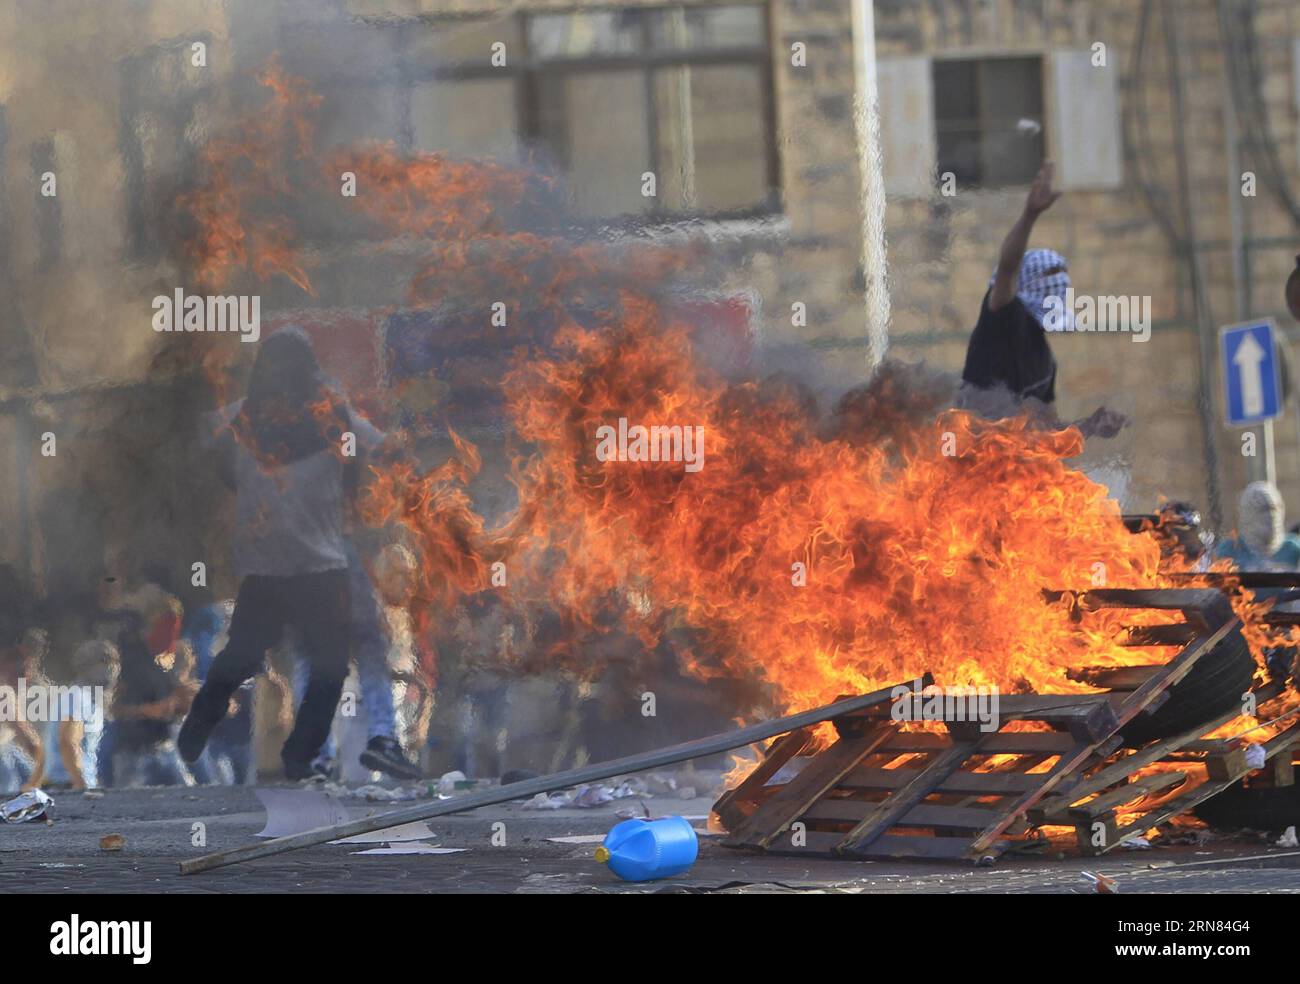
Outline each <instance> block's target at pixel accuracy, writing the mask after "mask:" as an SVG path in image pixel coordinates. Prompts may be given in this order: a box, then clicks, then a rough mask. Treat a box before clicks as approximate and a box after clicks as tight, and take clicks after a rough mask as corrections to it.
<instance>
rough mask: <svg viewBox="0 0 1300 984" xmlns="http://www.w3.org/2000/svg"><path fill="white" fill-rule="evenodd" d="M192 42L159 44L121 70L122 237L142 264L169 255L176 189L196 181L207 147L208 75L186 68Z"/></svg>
mask: <svg viewBox="0 0 1300 984" xmlns="http://www.w3.org/2000/svg"><path fill="white" fill-rule="evenodd" d="M194 40H201V41H204V42H205V43H207V44H208V46H209V48H210V47H211V45H212V38H211V36H209V35H206V34H198V35H195V36H194V38H192V39H188V38H187V39H184V40H178V41H170V42H165V43H162V44H156V45H153V46H151V47H149V48H146V49H144V50H143V51H141V52H140V53H138V54H135V55H132V56H129V57H127V58H125V59H123V60H122V63H121V68H120V71H121V98H122V119H121V124H120V131H119V140H120V143H121V148H122V157H123V159H124V161H125V166H126V198H127V230H128V235H129V237H130V242H131V250H132V252H133V253H134V255H136V256H140V257H155V258H156V257H159V256H162V255H165V254H166V252H167V248H168V247H167V244H166V242H165V232H164V230H166V229H168V228H170V227H171V209H172V205H173V203H174V202H175V200H176V196H177V195H178V194H179V193H180V191H181V186H180V182H181V181H183V180H184V177H185V176H187V175H190V174H192V173H193V165H194V161H195V158H196V155H197V152H198V148H199V147H201V146H202V145H203V144H204V143H205V142H206V140H207V139H208V136H209V132H208V121H209V116H210V113H211V105H212V94H211V89H210V84H209V82H208V79H209V78H210V74H211V73H210V72H209V71H208V70H206V69H202V68H196V67H195V66H193V64H192V63H191V61H190V44H191V43H192V41H194Z"/></svg>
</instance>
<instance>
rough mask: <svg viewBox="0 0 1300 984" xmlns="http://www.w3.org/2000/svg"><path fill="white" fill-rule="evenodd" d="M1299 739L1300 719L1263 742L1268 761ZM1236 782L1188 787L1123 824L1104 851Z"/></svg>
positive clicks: (1229, 780) (1156, 825)
mask: <svg viewBox="0 0 1300 984" xmlns="http://www.w3.org/2000/svg"><path fill="white" fill-rule="evenodd" d="M1298 738H1300V722H1297V723H1296V724H1293V725H1292V726H1291V727H1290V728H1288V729H1287V730H1286V731H1284V732H1282V733H1281V734H1280V735H1277V736H1276V737H1274V738H1271V739H1269V740H1268V741H1266V742H1265V743H1264V759H1265V761H1268V760H1269V759H1271V758H1273V756H1275V755H1278V754H1282V753H1288V752H1289V751H1290V749H1291V746H1292V744H1293V743H1294V742H1295V741H1296V740H1297V739H1298ZM1234 782H1237V780H1236V779H1222V780H1219V781H1217V782H1216V781H1213V780H1211V781H1208V782H1204V783H1202V784H1201V785H1199V786H1197V787H1196V788H1195V789H1191V790H1188V791H1187V792H1186V793H1184V794H1183V795H1181V796H1175V797H1174V798H1173V799H1171V800H1169V801H1168V802H1167V803H1165V804H1163V805H1162V806H1158V807H1156V809H1154V810H1152V811H1151V812H1149V813H1145V814H1143V815H1142V816H1141V817H1139V818H1138V819H1137V820H1135V821H1133V822H1131V823H1129V824H1127V825H1126V826H1124V827H1121V828H1120V830H1119V835H1118V837H1117V838H1116V841H1115V843H1114V844H1111V845H1110V846H1108V847H1107V848H1106V849H1105V850H1107V851H1109V850H1111V849H1113V848H1114V847H1117V846H1118V845H1119V844H1121V843H1123V842H1124V841H1125V840H1127V839H1128V838H1129V837H1132V836H1136V835H1139V834H1141V833H1143V832H1144V831H1147V830H1150V829H1151V828H1152V827H1158V826H1160V825H1161V824H1162V823H1164V822H1165V821H1166V820H1169V819H1171V818H1173V817H1176V816H1178V815H1179V814H1182V813H1187V812H1189V811H1190V810H1192V809H1193V808H1195V807H1196V806H1197V805H1199V804H1201V803H1204V802H1205V801H1206V800H1207V799H1209V798H1210V797H1211V796H1215V795H1217V794H1218V793H1221V792H1223V790H1225V789H1227V788H1228V787H1229V786H1231V785H1232V784H1233V783H1234Z"/></svg>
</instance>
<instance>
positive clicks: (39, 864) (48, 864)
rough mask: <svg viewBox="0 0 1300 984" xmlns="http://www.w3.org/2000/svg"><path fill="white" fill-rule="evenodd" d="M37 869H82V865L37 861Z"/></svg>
mask: <svg viewBox="0 0 1300 984" xmlns="http://www.w3.org/2000/svg"><path fill="white" fill-rule="evenodd" d="M36 867H38V868H84V867H85V865H84V864H68V863H67V862H66V861H38V862H37V863H36Z"/></svg>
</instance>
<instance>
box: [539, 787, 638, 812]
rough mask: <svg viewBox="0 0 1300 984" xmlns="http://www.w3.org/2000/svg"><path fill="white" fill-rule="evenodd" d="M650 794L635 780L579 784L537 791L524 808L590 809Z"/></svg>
mask: <svg viewBox="0 0 1300 984" xmlns="http://www.w3.org/2000/svg"><path fill="white" fill-rule="evenodd" d="M649 795H651V794H650V793H649V792H648V791H647V790H646V788H645V784H644V783H641V782H637V781H636V780H628V781H626V782H621V783H619V784H618V785H617V786H603V785H598V784H592V785H586V784H584V785H581V786H577V787H575V788H573V789H566V790H563V791H561V792H558V793H538V794H537V795H536V796H534V797H533V798H532V799H530V800H529V801H528V802H527V803H525V804H524V806H523V808H524V809H525V810H565V809H576V810H591V809H594V808H595V807H598V806H604V805H605V804H607V803H613V802H614V801H615V800H620V799H627V798H629V797H634V796H635V797H642V796H649Z"/></svg>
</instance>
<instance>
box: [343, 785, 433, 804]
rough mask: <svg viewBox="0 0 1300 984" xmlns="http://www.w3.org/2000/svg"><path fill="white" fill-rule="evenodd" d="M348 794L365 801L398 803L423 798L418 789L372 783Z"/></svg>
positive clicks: (421, 792)
mask: <svg viewBox="0 0 1300 984" xmlns="http://www.w3.org/2000/svg"><path fill="white" fill-rule="evenodd" d="M349 795H351V796H356V797H359V798H360V799H364V800H365V801H366V802H367V803H399V802H402V801H404V800H417V799H423V798H424V792H423V791H422V790H419V789H389V788H388V787H387V786H379V785H376V784H374V783H371V784H370V785H368V786H359V787H358V788H356V789H354V790H352V791H351V793H349Z"/></svg>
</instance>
